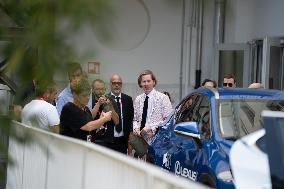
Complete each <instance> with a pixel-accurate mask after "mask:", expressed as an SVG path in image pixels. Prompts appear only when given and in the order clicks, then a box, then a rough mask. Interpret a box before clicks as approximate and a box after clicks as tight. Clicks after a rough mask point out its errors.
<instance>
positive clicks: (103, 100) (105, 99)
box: [98, 96, 108, 105]
mask: <svg viewBox="0 0 284 189" xmlns="http://www.w3.org/2000/svg"><path fill="white" fill-rule="evenodd" d="M107 100H108V99H107V98H106V97H105V96H101V97H100V98H99V100H98V103H99V104H100V105H102V104H105V103H106V102H107Z"/></svg>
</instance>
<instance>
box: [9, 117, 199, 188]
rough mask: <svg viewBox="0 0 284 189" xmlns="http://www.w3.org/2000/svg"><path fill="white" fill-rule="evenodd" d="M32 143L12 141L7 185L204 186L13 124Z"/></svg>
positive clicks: (103, 150) (104, 150) (101, 149)
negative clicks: (26, 135)
mask: <svg viewBox="0 0 284 189" xmlns="http://www.w3.org/2000/svg"><path fill="white" fill-rule="evenodd" d="M13 126H14V127H15V128H16V132H17V133H18V134H28V135H29V136H30V137H32V138H31V140H30V142H24V143H18V142H17V141H15V140H14V139H13V138H10V139H9V154H10V156H11V157H12V159H13V161H14V165H10V164H9V165H8V170H7V185H6V188H7V189H56V188H60V189H65V188H66V189H80V188H81V189H89V188H90V189H91V188H92V189H93V188H98V189H100V188H103V189H114V188H115V189H151V188H155V189H170V188H175V189H184V188H195V189H197V188H205V187H204V186H201V185H199V184H197V183H193V182H191V181H187V180H185V179H181V178H178V177H176V176H174V175H171V174H168V173H166V172H164V171H161V170H160V169H159V168H157V167H154V166H152V165H150V164H147V163H145V162H141V161H138V160H136V159H133V158H130V157H127V156H125V155H123V154H120V153H117V152H114V151H112V150H109V149H107V148H104V147H101V146H98V145H95V144H92V143H86V142H84V141H80V140H76V139H72V138H69V137H65V136H61V135H57V134H53V133H49V132H46V131H43V130H40V129H37V128H31V127H27V126H24V125H22V124H20V123H18V122H14V123H13Z"/></svg>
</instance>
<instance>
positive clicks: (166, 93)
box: [163, 91, 172, 101]
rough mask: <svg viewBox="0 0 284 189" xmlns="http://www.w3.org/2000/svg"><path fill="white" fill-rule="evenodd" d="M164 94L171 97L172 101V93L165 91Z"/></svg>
mask: <svg viewBox="0 0 284 189" xmlns="http://www.w3.org/2000/svg"><path fill="white" fill-rule="evenodd" d="M163 93H164V94H165V95H167V96H168V97H169V99H170V101H172V98H171V95H170V93H169V92H167V91H164V92H163Z"/></svg>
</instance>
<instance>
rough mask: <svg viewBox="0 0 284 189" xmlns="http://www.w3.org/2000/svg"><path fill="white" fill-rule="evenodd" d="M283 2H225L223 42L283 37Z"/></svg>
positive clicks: (265, 0) (255, 0)
mask: <svg viewBox="0 0 284 189" xmlns="http://www.w3.org/2000/svg"><path fill="white" fill-rule="evenodd" d="M283 7H284V1H283V0H246V1H245V0H227V6H226V21H225V22H226V23H225V42H226V43H242V42H247V41H251V40H252V39H257V38H263V37H265V36H284V24H283V21H282V20H283V18H284V11H283Z"/></svg>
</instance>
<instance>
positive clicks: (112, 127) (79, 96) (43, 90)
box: [21, 63, 261, 156]
mask: <svg viewBox="0 0 284 189" xmlns="http://www.w3.org/2000/svg"><path fill="white" fill-rule="evenodd" d="M68 77H69V84H68V85H67V87H66V88H65V89H64V90H63V91H61V93H60V94H59V95H58V97H57V98H56V96H57V90H56V85H55V84H54V83H53V82H48V83H37V84H36V87H35V89H36V90H35V94H36V95H35V96H36V97H35V98H34V99H33V100H31V101H30V102H29V103H28V104H26V105H25V106H24V108H23V110H22V112H21V120H22V123H24V124H26V125H30V126H37V127H40V128H42V129H45V130H48V131H52V132H55V133H59V134H62V135H65V136H69V137H73V138H77V139H81V140H85V141H87V142H92V143H96V144H99V145H102V146H105V147H107V148H110V149H113V150H115V151H118V152H121V153H123V154H128V155H131V156H133V155H134V154H133V148H134V149H135V146H136V143H137V141H140V140H142V141H144V142H145V143H146V144H150V143H151V141H152V140H153V137H154V136H155V134H156V132H157V129H158V126H159V125H160V124H161V123H162V122H163V121H164V120H165V119H166V118H167V116H168V115H169V114H170V113H171V111H172V104H171V99H170V95H169V93H168V92H163V93H161V92H159V91H157V90H156V89H155V86H156V85H157V79H156V77H155V75H154V74H153V72H152V71H150V70H144V71H143V72H141V73H140V74H139V76H138V80H137V82H138V86H139V87H140V88H141V89H142V90H143V93H142V94H141V95H138V96H137V97H136V99H135V101H134V102H133V100H132V98H131V97H130V96H129V95H127V94H124V93H122V85H123V82H122V78H121V76H120V75H118V74H113V75H112V76H111V78H110V80H109V85H110V92H109V93H106V84H105V82H104V81H103V80H100V79H96V80H94V81H93V82H92V83H91V84H90V83H89V81H88V79H87V78H86V76H84V74H83V70H82V68H81V66H80V64H79V63H70V64H69V66H68ZM202 86H204V87H216V82H215V81H214V80H210V79H205V80H204V81H203V82H202ZM223 87H236V79H235V77H234V75H233V74H228V75H226V76H225V77H224V79H223ZM251 88H261V84H259V83H254V84H252V87H251ZM54 102H56V103H55V104H56V106H54V105H53V103H54ZM135 150H137V149H135ZM134 152H135V151H134Z"/></svg>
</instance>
